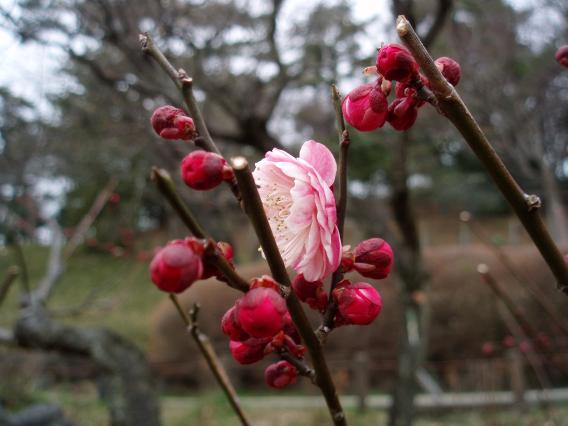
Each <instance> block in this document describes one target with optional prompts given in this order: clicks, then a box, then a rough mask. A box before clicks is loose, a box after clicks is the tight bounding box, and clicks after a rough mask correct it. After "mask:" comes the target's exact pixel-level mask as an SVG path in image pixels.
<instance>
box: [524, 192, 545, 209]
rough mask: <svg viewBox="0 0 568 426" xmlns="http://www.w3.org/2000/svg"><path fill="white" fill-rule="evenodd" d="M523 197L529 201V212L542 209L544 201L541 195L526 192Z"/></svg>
mask: <svg viewBox="0 0 568 426" xmlns="http://www.w3.org/2000/svg"><path fill="white" fill-rule="evenodd" d="M523 197H524V199H525V202H526V203H527V207H528V209H529V212H532V211H533V210H537V209H540V208H541V207H542V201H540V197H539V196H538V195H535V194H524V195H523Z"/></svg>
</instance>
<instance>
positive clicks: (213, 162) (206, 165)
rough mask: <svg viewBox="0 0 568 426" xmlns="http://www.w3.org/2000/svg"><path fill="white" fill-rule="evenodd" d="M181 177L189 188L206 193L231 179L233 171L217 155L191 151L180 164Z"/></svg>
mask: <svg viewBox="0 0 568 426" xmlns="http://www.w3.org/2000/svg"><path fill="white" fill-rule="evenodd" d="M181 177H182V178H183V181H184V182H185V184H186V185H187V186H189V187H190V188H193V189H197V190H198V191H207V190H209V189H212V188H215V187H216V186H218V185H219V184H220V183H221V182H223V181H224V180H229V179H232V177H233V170H232V169H231V168H230V167H229V166H228V165H227V162H226V161H225V159H224V158H223V157H221V156H220V155H218V154H215V153H213V152H207V151H193V152H192V153H191V154H189V155H187V156H186V157H185V158H184V159H183V161H182V162H181Z"/></svg>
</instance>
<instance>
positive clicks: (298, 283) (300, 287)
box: [292, 274, 328, 312]
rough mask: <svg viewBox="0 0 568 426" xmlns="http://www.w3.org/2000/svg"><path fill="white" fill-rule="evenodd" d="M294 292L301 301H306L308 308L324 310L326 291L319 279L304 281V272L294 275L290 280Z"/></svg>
mask: <svg viewBox="0 0 568 426" xmlns="http://www.w3.org/2000/svg"><path fill="white" fill-rule="evenodd" d="M292 288H293V289H294V293H296V296H298V299H300V300H301V301H302V302H305V303H307V304H308V305H309V306H310V308H312V309H316V310H318V311H322V312H323V311H324V310H325V308H326V306H327V299H328V297H327V293H326V292H325V290H324V289H323V282H321V281H314V282H311V281H306V279H305V278H304V274H298V275H296V278H294V281H293V282H292Z"/></svg>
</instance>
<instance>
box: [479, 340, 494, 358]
mask: <svg viewBox="0 0 568 426" xmlns="http://www.w3.org/2000/svg"><path fill="white" fill-rule="evenodd" d="M481 352H482V353H483V355H485V356H490V355H493V354H494V353H495V346H494V345H493V343H491V342H483V345H481Z"/></svg>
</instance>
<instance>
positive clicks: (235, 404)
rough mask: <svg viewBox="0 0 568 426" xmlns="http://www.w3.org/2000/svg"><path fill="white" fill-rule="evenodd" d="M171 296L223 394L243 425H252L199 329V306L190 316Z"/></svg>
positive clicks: (205, 336)
mask: <svg viewBox="0 0 568 426" xmlns="http://www.w3.org/2000/svg"><path fill="white" fill-rule="evenodd" d="M169 296H170V300H171V301H172V303H173V304H174V306H175V307H176V310H177V312H178V314H179V316H180V317H181V319H182V321H183V323H184V324H185V325H186V327H187V331H188V332H189V334H190V335H191V337H192V338H193V340H194V341H195V343H196V344H197V347H198V348H199V350H200V351H201V353H202V354H203V357H204V358H205V361H207V365H208V366H209V369H210V370H211V372H212V373H213V375H214V376H215V379H216V380H217V383H219V386H221V389H223V392H224V393H225V395H226V396H227V399H228V400H229V403H230V404H231V407H232V408H233V410H234V411H235V413H236V414H237V416H238V417H239V420H240V421H241V424H243V425H244V426H248V425H250V422H249V420H248V419H247V417H246V415H245V413H244V411H243V409H242V407H241V403H240V401H239V397H238V395H237V392H236V390H235V388H234V387H233V384H232V383H231V380H230V379H229V376H228V375H227V372H226V371H225V368H223V364H222V363H221V361H220V360H219V357H218V356H217V354H216V353H215V349H213V345H212V344H211V341H210V340H209V337H207V335H206V334H205V333H203V332H202V331H201V330H200V329H199V326H198V322H197V318H198V316H199V305H198V304H194V305H193V308H192V309H191V311H190V312H189V315H188V314H187V313H186V312H185V311H184V310H183V308H182V307H181V305H180V303H179V300H178V298H177V296H176V295H175V294H170V295H169Z"/></svg>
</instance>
